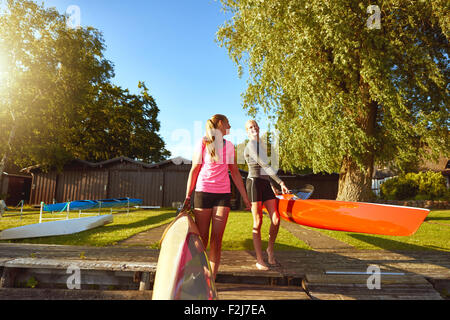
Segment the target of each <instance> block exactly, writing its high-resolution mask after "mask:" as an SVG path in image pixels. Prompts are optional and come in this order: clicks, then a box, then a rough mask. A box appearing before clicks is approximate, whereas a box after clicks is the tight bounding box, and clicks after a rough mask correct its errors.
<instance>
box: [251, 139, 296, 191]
mask: <svg viewBox="0 0 450 320" xmlns="http://www.w3.org/2000/svg"><path fill="white" fill-rule="evenodd" d="M247 147H248V153H249V154H250V157H252V158H253V159H254V160H255V161H256V162H257V163H258V164H259V166H260V167H261V168H263V169H264V171H265V172H266V173H267V174H268V175H269V177H271V178H272V180H274V181H275V182H276V183H277V184H279V185H280V187H281V192H282V193H289V189H288V188H287V187H286V184H285V183H284V181H283V180H281V179H280V178H279V177H278V176H277V174H276V172H275V170H274V169H273V168H272V167H271V166H270V165H269V164H268V163H267V156H266V154H265V151H264V155H263V157H261V156H260V154H259V153H258V152H257V150H256V146H255V144H254V143H248V145H247ZM272 190H273V188H272ZM274 193H275V190H274ZM275 194H276V193H275Z"/></svg>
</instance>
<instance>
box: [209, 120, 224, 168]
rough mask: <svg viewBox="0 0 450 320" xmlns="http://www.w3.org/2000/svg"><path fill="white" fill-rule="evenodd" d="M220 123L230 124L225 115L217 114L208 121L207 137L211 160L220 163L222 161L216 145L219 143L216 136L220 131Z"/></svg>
mask: <svg viewBox="0 0 450 320" xmlns="http://www.w3.org/2000/svg"><path fill="white" fill-rule="evenodd" d="M219 121H222V122H225V121H227V122H228V118H227V117H225V116H224V115H223V114H216V115H213V116H212V117H211V119H208V121H206V137H205V140H204V141H205V145H206V149H207V151H208V153H209V155H210V156H211V158H212V159H213V160H214V161H215V162H218V161H219V160H220V158H219V155H218V154H217V152H216V145H217V143H218V142H219V141H216V134H217V131H218V126H219Z"/></svg>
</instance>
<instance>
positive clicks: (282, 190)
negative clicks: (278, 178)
mask: <svg viewBox="0 0 450 320" xmlns="http://www.w3.org/2000/svg"><path fill="white" fill-rule="evenodd" d="M280 187H281V192H282V193H283V194H287V193H290V191H289V189H288V188H287V187H286V185H285V184H284V182H281V184H280Z"/></svg>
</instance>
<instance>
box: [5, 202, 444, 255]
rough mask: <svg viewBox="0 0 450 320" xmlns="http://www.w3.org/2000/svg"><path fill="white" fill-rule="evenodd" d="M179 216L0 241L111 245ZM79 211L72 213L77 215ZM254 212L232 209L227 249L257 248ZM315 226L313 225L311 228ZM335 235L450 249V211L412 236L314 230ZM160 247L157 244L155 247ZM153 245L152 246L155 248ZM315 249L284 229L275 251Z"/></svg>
mask: <svg viewBox="0 0 450 320" xmlns="http://www.w3.org/2000/svg"><path fill="white" fill-rule="evenodd" d="M174 216H175V210H173V209H161V210H132V211H131V212H130V213H129V214H115V215H114V223H112V224H109V225H106V226H103V227H100V228H96V229H93V230H89V231H85V232H81V233H78V234H74V235H67V236H58V237H46V238H36V239H24V240H12V241H0V243H2V242H14V243H34V244H59V245H87V246H109V245H115V244H117V243H118V242H120V241H122V240H125V239H127V238H129V237H131V236H133V235H135V234H137V233H140V232H143V231H147V230H149V229H151V228H156V227H158V226H161V225H164V224H166V223H169V222H170V221H171V220H172V219H173V218H174ZM77 217H78V213H76V212H73V213H71V218H77ZM38 222H39V212H38V211H36V210H32V209H27V210H25V211H24V214H23V216H22V219H20V216H19V215H17V214H16V215H13V214H11V213H7V214H6V215H5V216H4V217H3V218H0V230H4V229H9V228H13V227H18V226H21V225H27V224H32V223H38ZM252 225H253V221H252V215H251V213H250V212H246V211H231V212H230V215H229V218H228V223H227V227H226V229H225V234H224V237H223V245H222V249H223V250H251V251H252V250H253V240H252ZM269 226H270V223H269V219H268V217H267V216H266V215H265V216H264V218H263V226H262V243H263V248H264V249H265V248H266V247H267V241H268V238H269ZM311 229H312V228H311ZM313 230H315V231H318V232H322V233H324V234H326V235H328V236H330V237H332V238H335V239H338V240H340V241H343V242H346V243H348V244H350V245H352V246H354V247H355V248H356V249H368V250H380V249H383V250H404V251H419V250H439V251H450V210H436V211H432V212H431V213H430V215H429V216H428V217H427V219H426V221H425V223H423V224H422V226H421V227H420V228H419V230H418V231H417V232H416V234H414V235H413V236H410V237H392V236H378V235H368V234H360V233H349V232H338V231H328V230H319V229H313ZM153 247H154V248H156V246H153ZM153 247H152V246H151V248H153ZM299 249H300V250H311V248H310V247H309V246H308V245H307V244H306V243H304V242H303V241H301V240H299V239H297V238H296V237H294V236H293V235H292V234H291V233H290V232H289V231H287V230H285V229H283V228H280V231H279V233H278V237H277V241H276V243H275V250H299Z"/></svg>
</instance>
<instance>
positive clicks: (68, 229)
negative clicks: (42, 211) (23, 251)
mask: <svg viewBox="0 0 450 320" xmlns="http://www.w3.org/2000/svg"><path fill="white" fill-rule="evenodd" d="M112 222H113V216H112V215H110V214H109V215H103V216H95V217H87V218H78V219H69V220H59V221H51V222H44V223H37V224H30V225H27V226H23V227H18V228H12V229H6V230H3V231H2V232H0V240H13V239H28V238H40V237H50V236H61V235H66V234H74V233H78V232H82V231H86V230H90V229H94V228H97V227H101V226H104V225H106V224H109V223H112Z"/></svg>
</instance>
